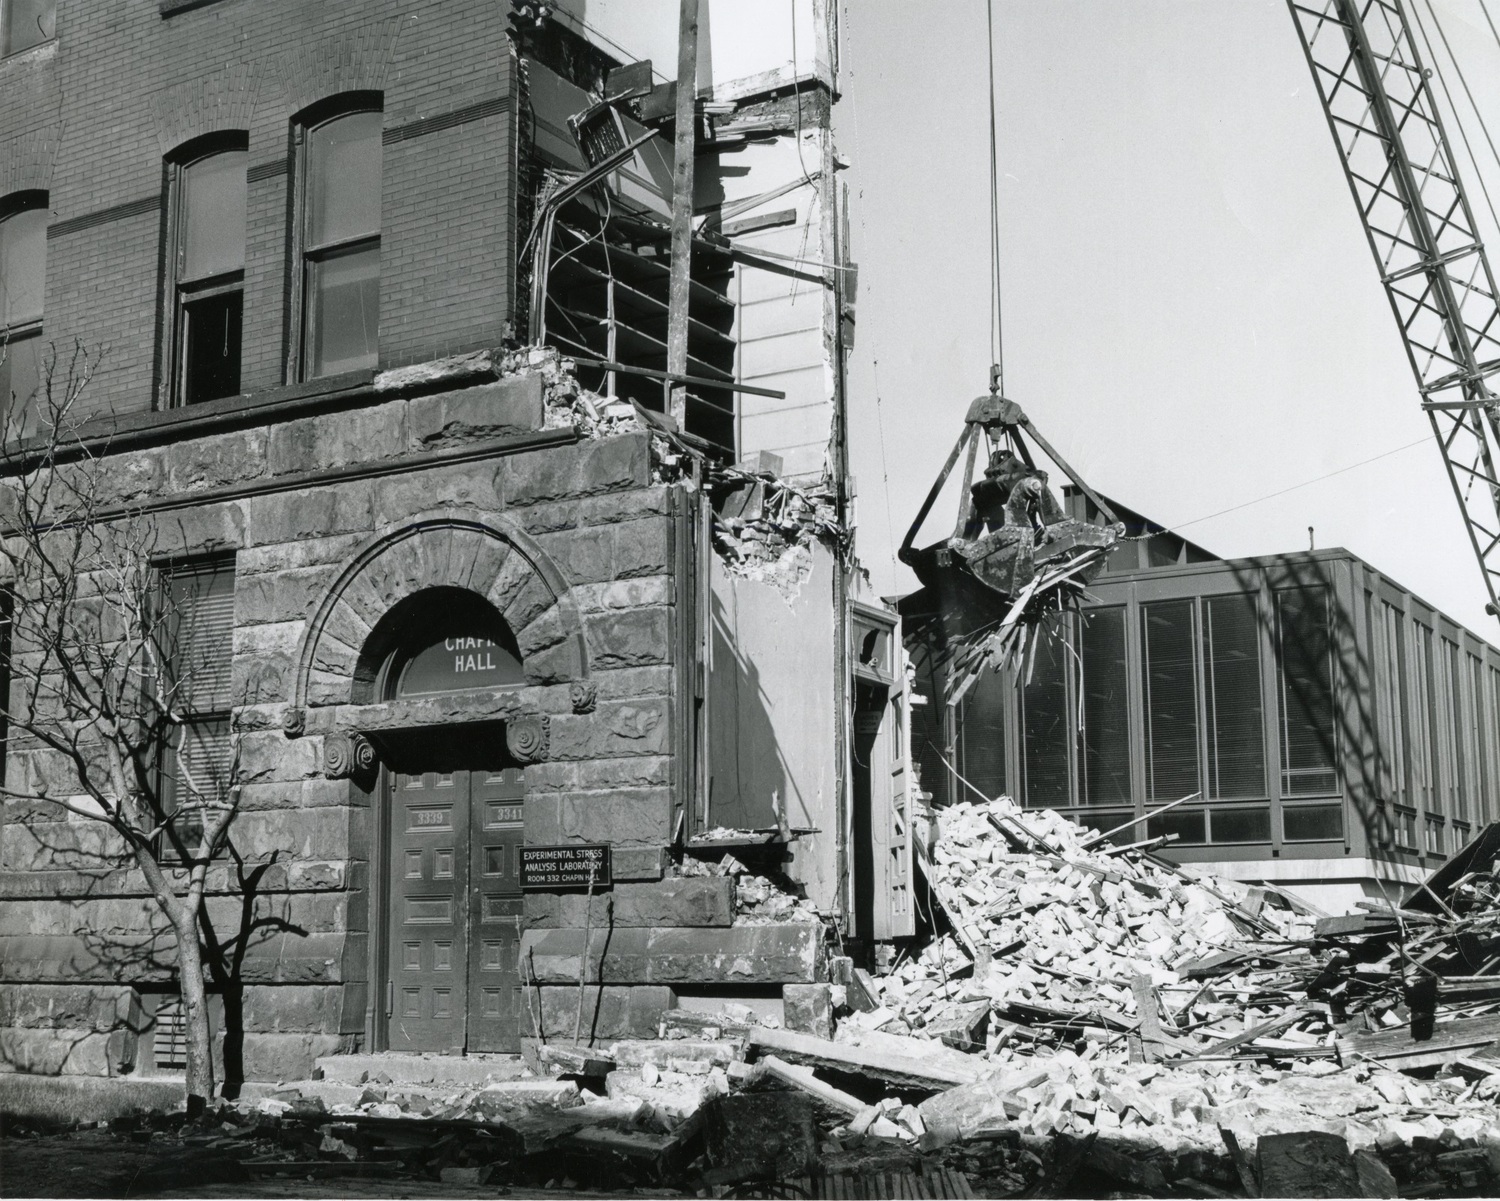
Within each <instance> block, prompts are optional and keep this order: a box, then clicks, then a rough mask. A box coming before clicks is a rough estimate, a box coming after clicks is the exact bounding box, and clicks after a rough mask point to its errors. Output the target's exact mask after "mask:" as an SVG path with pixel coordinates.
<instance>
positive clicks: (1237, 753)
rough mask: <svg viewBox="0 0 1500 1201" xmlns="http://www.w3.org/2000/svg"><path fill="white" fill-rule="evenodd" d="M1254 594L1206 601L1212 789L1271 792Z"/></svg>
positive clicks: (1243, 795)
mask: <svg viewBox="0 0 1500 1201" xmlns="http://www.w3.org/2000/svg"><path fill="white" fill-rule="evenodd" d="M1256 610H1257V601H1256V598H1255V596H1253V595H1250V596H1243V595H1240V596H1216V597H1213V598H1211V599H1209V600H1207V601H1205V602H1204V632H1203V633H1204V637H1203V674H1204V678H1205V688H1204V691H1205V694H1206V698H1207V702H1208V714H1207V718H1208V720H1207V727H1208V729H1207V733H1208V795H1209V796H1210V797H1212V798H1216V799H1217V798H1226V799H1235V800H1239V799H1248V798H1251V797H1255V798H1259V797H1263V796H1265V795H1266V741H1265V711H1264V706H1263V705H1262V703H1261V694H1260V623H1259V620H1258V616H1259V615H1258V613H1257V611H1256Z"/></svg>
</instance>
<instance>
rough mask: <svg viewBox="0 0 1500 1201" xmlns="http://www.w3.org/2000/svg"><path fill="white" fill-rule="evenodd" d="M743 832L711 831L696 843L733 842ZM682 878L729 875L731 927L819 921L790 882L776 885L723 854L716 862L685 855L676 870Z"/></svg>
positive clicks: (814, 911) (744, 832)
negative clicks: (732, 887)
mask: <svg viewBox="0 0 1500 1201" xmlns="http://www.w3.org/2000/svg"><path fill="white" fill-rule="evenodd" d="M746 833H749V832H747V831H734V830H727V829H722V828H721V829H717V830H711V831H709V832H708V834H706V835H704V836H703V838H702V839H700V840H697V841H705V842H706V841H734V840H735V839H736V838H740V837H743V836H744V835H745V834H746ZM677 871H678V874H680V875H683V876H733V877H734V881H735V901H734V910H735V913H734V924H735V925H736V926H765V925H773V924H776V923H780V922H814V923H816V922H817V921H819V920H820V919H819V915H818V909H817V906H815V905H814V904H813V903H812V902H811V901H810V900H808V899H807V898H806V897H805V896H798V895H797V893H796V892H793V891H792V889H794V888H795V887H796V886H795V885H794V884H792V882H791V881H790V880H785V881H784V882H778V881H776V880H772V879H771V878H770V877H768V876H758V875H755V874H754V873H753V872H751V870H750V869H749V868H748V867H746V866H745V864H743V863H742V862H740V860H739V859H738V858H736V857H735V856H734V855H733V854H731V853H725V854H724V855H723V856H722V857H720V858H719V859H718V860H709V859H696V858H693V857H692V856H685V857H684V858H683V861H682V863H681V864H679V865H678V868H677Z"/></svg>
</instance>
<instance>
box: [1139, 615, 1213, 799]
mask: <svg viewBox="0 0 1500 1201" xmlns="http://www.w3.org/2000/svg"><path fill="white" fill-rule="evenodd" d="M1194 607H1195V606H1194V604H1193V602H1192V601H1191V600H1172V601H1156V602H1153V603H1151V604H1147V605H1142V606H1141V634H1142V642H1143V646H1144V654H1145V663H1144V666H1145V672H1144V677H1145V698H1144V699H1145V706H1146V797H1147V799H1148V800H1152V801H1175V800H1177V799H1178V798H1180V797H1183V796H1186V795H1188V794H1189V793H1193V792H1201V791H1202V790H1203V784H1202V781H1201V779H1200V777H1199V771H1198V669H1197V658H1198V656H1197V653H1196V649H1195V637H1194V629H1193V626H1194V620H1193V610H1194Z"/></svg>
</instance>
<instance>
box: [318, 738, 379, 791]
mask: <svg viewBox="0 0 1500 1201" xmlns="http://www.w3.org/2000/svg"><path fill="white" fill-rule="evenodd" d="M374 769H375V747H374V746H373V745H372V744H371V742H370V740H369V739H368V738H366V737H365V736H364V735H363V734H359V733H354V734H342V733H333V734H329V735H327V736H326V737H325V738H324V739H323V774H324V775H325V776H327V777H328V778H329V779H330V780H349V779H353V778H354V777H356V776H363V775H365V774H367V773H368V772H371V771H373V770H374Z"/></svg>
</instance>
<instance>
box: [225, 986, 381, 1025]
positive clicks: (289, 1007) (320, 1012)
mask: <svg viewBox="0 0 1500 1201" xmlns="http://www.w3.org/2000/svg"><path fill="white" fill-rule="evenodd" d="M356 992H357V994H358V996H357V998H356V997H352V996H350V995H348V994H351V993H356ZM356 1001H357V1004H356ZM364 1001H365V989H364V986H363V985H362V984H360V985H337V984H323V985H292V986H277V985H267V984H252V985H248V986H247V987H246V988H245V994H244V1026H245V1030H246V1031H247V1032H251V1033H256V1034H352V1033H356V1032H358V1031H359V1030H362V1029H363V1027H364V1018H365V1013H364V1008H365V1006H364ZM355 1009H357V1010H358V1012H357V1013H355V1012H353V1011H354V1010H355Z"/></svg>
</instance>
